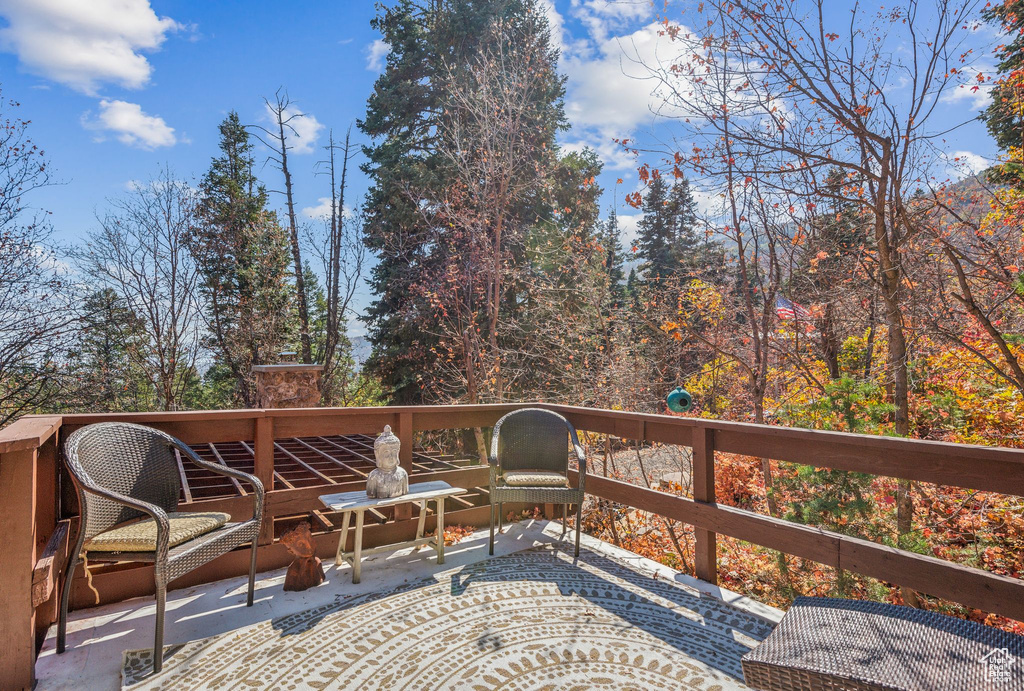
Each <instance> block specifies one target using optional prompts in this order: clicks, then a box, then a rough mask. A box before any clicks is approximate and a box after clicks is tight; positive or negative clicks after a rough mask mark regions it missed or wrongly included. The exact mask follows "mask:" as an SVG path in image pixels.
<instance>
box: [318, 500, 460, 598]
mask: <svg viewBox="0 0 1024 691" xmlns="http://www.w3.org/2000/svg"><path fill="white" fill-rule="evenodd" d="M465 493H466V490H465V489H463V488H462V487H452V486H451V485H449V484H448V483H447V482H441V481H437V482H421V483H418V484H415V485H410V486H409V492H408V493H407V494H402V495H399V496H397V497H390V498H386V499H374V498H371V497H368V496H366V492H365V491H363V490H357V491H355V492H340V493H338V494H324V495H322V496H321V497H320V501H321V502H323V504H324V506H326V507H327V508H328V509H330V510H331V511H337V512H340V513H341V533H340V535H339V537H338V552H337V554H336V555H335V563H334V565H335V568H339V567H340V566H341V564H342V563H344V562H348V563H350V564H352V582H353V583H358V582H359V581H360V580H361V578H362V565H361V562H362V558H363V556H364V555H367V554H375V553H377V552H384V551H390V550H395V549H399V548H401V547H410V546H413V545H415V546H417V547H418V546H420V545H426V544H429V545H432V546H433V547H434V550H435V551H436V552H437V563H438V564H443V563H444V500H445V499H447V498H448V497H454V496H456V495H459V494H465ZM431 501H433V502H436V503H437V530H436V531H435V533H434V537H432V538H430V537H423V529H424V526H425V523H426V520H427V503H428V502H431ZM408 503H418V504H419V505H420V519H419V523H418V524H417V526H416V538H415V539H414V540H407V541H405V542H395V543H392V544H390V545H380V546H379V547H373V548H371V549H366V550H364V549H363V514H365V513H366V511H368V510H370V509H377V508H380V507H384V506H395V505H398V504H408ZM353 513H355V515H356V534H355V545H354V546H353V550H352V551H351V552H348V551H345V542H346V540H347V538H348V528H349V524H350V521H351V518H352V514H353Z"/></svg>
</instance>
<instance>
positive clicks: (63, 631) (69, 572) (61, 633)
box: [57, 554, 78, 655]
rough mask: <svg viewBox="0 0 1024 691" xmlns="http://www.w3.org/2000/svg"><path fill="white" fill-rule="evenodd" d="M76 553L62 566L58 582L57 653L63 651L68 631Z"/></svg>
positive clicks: (76, 562) (76, 559)
mask: <svg viewBox="0 0 1024 691" xmlns="http://www.w3.org/2000/svg"><path fill="white" fill-rule="evenodd" d="M77 566H78V555H77V554H72V555H71V556H70V557H69V558H68V561H67V564H66V565H65V566H64V579H63V580H62V581H61V584H60V612H58V613H57V654H58V655H60V654H61V653H63V652H64V646H65V642H66V640H67V633H68V604H69V603H70V601H71V583H72V582H73V581H74V578H75V568H76V567H77Z"/></svg>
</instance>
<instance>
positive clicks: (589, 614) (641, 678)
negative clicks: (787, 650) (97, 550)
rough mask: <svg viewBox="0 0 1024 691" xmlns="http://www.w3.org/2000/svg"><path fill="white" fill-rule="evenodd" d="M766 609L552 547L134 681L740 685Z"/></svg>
mask: <svg viewBox="0 0 1024 691" xmlns="http://www.w3.org/2000/svg"><path fill="white" fill-rule="evenodd" d="M769 632H770V625H769V624H768V623H767V622H765V621H764V620H762V619H760V618H758V617H755V616H753V615H748V614H746V613H744V612H742V611H740V610H737V609H735V608H733V607H730V606H728V605H726V604H723V603H722V602H720V601H718V600H716V599H713V598H711V597H709V596H707V595H701V594H700V593H698V592H697V591H695V590H693V589H690V588H687V587H684V586H681V585H678V584H675V583H671V582H667V581H665V580H664V579H654V578H651V577H650V576H647V575H644V574H641V573H638V572H637V571H635V570H633V569H631V568H630V567H628V566H627V565H625V564H623V563H621V562H619V561H616V560H613V559H611V558H609V557H606V556H603V555H599V554H596V553H594V552H590V551H587V550H583V551H581V554H580V558H579V560H578V561H574V560H573V558H572V555H571V553H568V554H567V553H564V552H561V551H558V550H556V549H553V548H550V547H547V548H545V547H540V548H535V549H532V550H527V551H524V552H518V553H516V554H512V555H508V556H504V557H496V558H492V559H489V560H487V561H484V562H480V563H477V564H473V565H469V566H464V567H459V568H455V569H452V570H450V571H446V572H444V573H441V574H438V575H436V576H434V577H432V578H430V579H429V580H426V581H420V582H418V583H412V584H409V585H406V586H403V587H401V588H399V589H396V590H392V591H390V592H381V593H373V594H370V595H366V596H358V597H350V598H342V597H339V599H338V600H337V601H336V602H335V603H333V604H331V605H328V606H324V607H319V608H316V609H311V610H308V611H305V612H301V613H299V614H295V615H292V616H288V617H282V618H280V619H275V620H271V621H266V622H262V623H260V624H256V625H253V626H249V627H247V628H243V629H239V630H236V631H232V632H229V633H225V634H222V635H219V636H215V637H212V638H208V639H205V640H199V641H193V642H190V643H186V644H184V645H180V646H172V647H169V648H167V649H166V650H165V662H164V669H163V671H162V672H161V673H160V674H159V675H157V676H156V677H150V676H148V675H149V670H150V669H151V663H152V659H151V654H150V651H148V650H138V651H128V652H127V653H126V654H125V665H124V670H123V673H122V674H123V676H122V679H123V685H124V688H129V689H264V688H267V689H269V688H273V689H415V690H417V691H419V690H421V689H473V690H475V689H496V688H502V689H510V690H511V689H592V688H614V689H643V690H644V691H653V690H654V689H679V688H687V689H707V690H710V689H735V688H745V687H744V686H743V685H742V683H741V680H742V678H743V676H742V672H741V669H740V657H741V656H742V655H743V654H744V653H745V652H747V650H749V649H750V648H752V647H753V646H755V645H756V644H757V642H759V641H760V640H761V639H763V638H764V637H766V636H767V635H768V633H769Z"/></svg>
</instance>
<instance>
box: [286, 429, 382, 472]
mask: <svg viewBox="0 0 1024 691" xmlns="http://www.w3.org/2000/svg"><path fill="white" fill-rule="evenodd" d="M291 441H294V442H298V443H299V444H302V445H303V446H305V447H306V448H307V449H309V450H310V451H313V452H315V453H318V454H320V455H321V456H323V457H324V458H326V459H327V460H328V461H330V462H331V463H333V464H335V465H337V466H340V467H342V468H344V469H345V470H347V471H349V472H350V473H352V474H353V475H355V476H356V477H364V478H365V477H366V476H367V475H369V473H364V472H363V471H362V470H358V469H356V468H353V467H352V466H350V465H349V464H348V463H345V462H344V461H342V460H340V459H337V458H335V457H334V456H332V455H331V454H329V453H327V452H326V451H322V450H320V449H318V448H316V447H315V446H313V445H312V444H310V443H309V442H306V441H303V440H302V439H299V438H298V437H294V438H293V439H292V440H291Z"/></svg>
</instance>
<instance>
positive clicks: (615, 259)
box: [601, 209, 632, 306]
mask: <svg viewBox="0 0 1024 691" xmlns="http://www.w3.org/2000/svg"><path fill="white" fill-rule="evenodd" d="M601 246H602V247H603V248H604V251H605V258H604V267H605V273H606V274H607V276H608V282H609V284H610V285H611V299H612V304H613V306H618V305H620V304H621V303H622V299H623V298H624V297H625V295H626V284H625V283H624V282H623V279H624V278H625V276H626V273H625V267H626V264H625V255H624V253H623V250H622V228H621V227H620V226H619V216H618V214H616V213H615V209H612V210H611V211H609V212H608V219H607V220H606V221H605V222H604V226H603V228H602V229H601ZM630 274H632V271H630Z"/></svg>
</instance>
